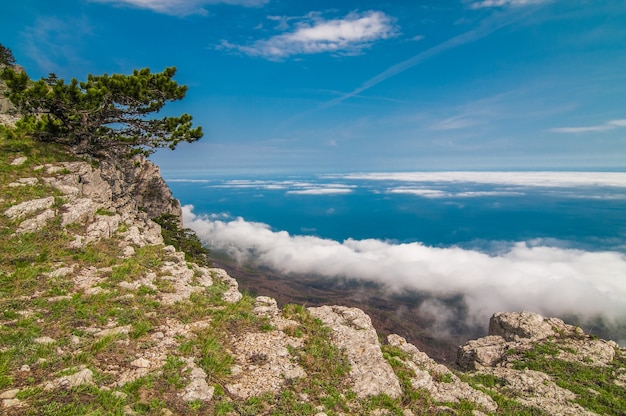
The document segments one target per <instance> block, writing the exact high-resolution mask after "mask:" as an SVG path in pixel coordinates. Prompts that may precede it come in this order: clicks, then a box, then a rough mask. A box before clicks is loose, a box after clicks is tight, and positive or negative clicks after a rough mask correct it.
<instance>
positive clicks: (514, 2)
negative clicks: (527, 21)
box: [470, 0, 550, 9]
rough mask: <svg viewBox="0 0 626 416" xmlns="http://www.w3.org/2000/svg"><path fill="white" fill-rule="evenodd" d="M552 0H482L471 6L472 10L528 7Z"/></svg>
mask: <svg viewBox="0 0 626 416" xmlns="http://www.w3.org/2000/svg"><path fill="white" fill-rule="evenodd" d="M548 1H550V0H482V1H477V2H474V3H472V4H471V6H470V7H471V8H472V9H483V8H486V7H507V6H511V7H514V6H528V5H531V4H540V3H547V2H548Z"/></svg>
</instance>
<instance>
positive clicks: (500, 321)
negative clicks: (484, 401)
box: [457, 312, 618, 415]
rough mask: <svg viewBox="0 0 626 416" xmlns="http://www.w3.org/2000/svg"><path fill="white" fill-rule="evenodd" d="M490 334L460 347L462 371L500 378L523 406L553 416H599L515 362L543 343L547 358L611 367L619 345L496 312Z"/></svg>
mask: <svg viewBox="0 0 626 416" xmlns="http://www.w3.org/2000/svg"><path fill="white" fill-rule="evenodd" d="M489 332H490V334H489V336H486V337H484V338H480V339H477V340H473V341H469V342H468V343H466V344H465V345H463V346H462V347H460V348H459V351H458V358H457V364H458V365H459V367H460V368H461V369H462V370H465V371H471V372H476V373H480V374H486V375H489V376H493V377H495V378H496V379H498V380H499V381H500V383H501V386H502V387H501V388H502V389H504V390H505V391H506V392H509V393H513V394H514V395H515V396H516V400H517V401H518V402H520V403H522V404H524V405H526V406H531V407H536V408H540V409H542V410H544V411H545V412H547V413H548V414H554V415H593V414H595V413H593V412H590V411H588V410H586V409H584V408H583V407H581V406H580V405H579V404H577V403H575V400H576V398H577V396H576V395H575V394H574V393H572V392H571V391H569V390H566V389H563V388H561V387H559V386H558V385H556V384H555V382H554V381H553V380H552V378H551V377H550V376H549V375H547V374H545V373H542V372H538V371H532V370H528V369H523V370H518V369H516V368H519V367H516V366H515V365H514V364H515V363H516V362H517V360H519V359H520V354H521V355H522V356H523V354H524V352H526V351H529V350H531V349H535V348H537V347H538V346H541V345H544V346H546V347H547V348H550V349H551V351H553V352H552V355H548V359H558V360H562V361H571V362H576V363H578V364H583V365H588V366H600V367H601V366H606V365H608V364H609V363H611V362H612V361H613V359H614V358H615V354H616V349H617V348H618V346H617V344H616V343H614V342H612V341H604V340H597V339H593V338H591V337H589V336H586V335H585V334H584V333H583V332H582V330H581V329H580V328H577V327H574V326H572V325H567V324H565V323H564V322H563V321H562V320H560V319H557V318H544V317H543V316H541V315H539V314H536V313H532V312H520V313H496V314H495V315H493V317H492V318H491V320H490V324H489Z"/></svg>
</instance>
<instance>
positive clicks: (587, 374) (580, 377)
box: [514, 343, 626, 414]
mask: <svg viewBox="0 0 626 416" xmlns="http://www.w3.org/2000/svg"><path fill="white" fill-rule="evenodd" d="M546 344H548V343H546ZM546 344H542V345H538V346H536V347H535V348H534V349H533V350H531V351H525V352H524V353H522V354H521V357H520V359H519V360H517V361H516V362H514V368H516V369H520V370H521V369H530V370H535V371H541V372H544V373H546V374H548V375H550V376H552V378H553V380H554V382H555V383H556V384H557V385H558V386H560V387H562V388H564V389H567V390H570V391H572V392H574V393H575V394H576V395H577V399H576V403H578V404H580V405H581V406H582V407H584V408H585V409H588V410H591V411H592V412H596V413H600V414H619V413H621V412H626V395H625V394H624V389H623V388H622V387H619V386H618V385H616V384H615V380H616V374H618V372H619V371H620V369H623V368H624V367H626V357H624V356H623V355H621V353H620V352H619V351H616V358H615V359H614V361H613V362H612V363H610V365H609V366H607V367H602V366H592V365H589V364H584V363H579V362H569V361H564V360H559V359H557V358H555V356H556V355H557V354H558V346H557V347H555V346H554V345H546ZM546 351H547V352H546ZM542 352H543V353H542Z"/></svg>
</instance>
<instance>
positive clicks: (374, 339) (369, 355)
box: [308, 306, 402, 398]
mask: <svg viewBox="0 0 626 416" xmlns="http://www.w3.org/2000/svg"><path fill="white" fill-rule="evenodd" d="M308 310H309V312H310V313H311V315H313V316H314V317H316V318H318V319H320V320H321V321H322V322H323V323H324V325H326V326H328V327H329V328H331V329H332V331H333V334H332V339H331V341H332V342H333V343H334V344H335V345H336V346H337V347H338V348H340V349H342V350H344V351H345V354H346V356H347V358H348V360H349V362H350V367H351V368H350V377H351V378H352V383H353V387H352V388H353V390H354V392H355V393H356V395H357V396H358V397H361V398H364V397H367V396H376V395H378V394H382V393H385V394H387V395H388V396H390V397H399V396H400V395H401V394H402V388H401V387H400V382H399V381H398V377H397V376H396V375H395V373H394V372H393V369H392V368H391V365H389V363H388V362H387V361H386V360H385V359H384V358H383V354H382V352H381V350H380V343H379V342H378V335H377V334H376V330H375V329H374V327H373V326H372V320H371V319H370V317H369V316H367V315H366V314H365V312H363V311H362V310H360V309H356V308H348V307H345V306H321V307H318V308H309V309H308Z"/></svg>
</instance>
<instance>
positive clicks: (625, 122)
mask: <svg viewBox="0 0 626 416" xmlns="http://www.w3.org/2000/svg"><path fill="white" fill-rule="evenodd" d="M618 127H626V119H621V120H611V121H607V122H606V123H604V124H599V125H597V126H582V127H557V128H554V129H550V130H549V131H551V132H554V133H589V132H598V131H607V130H613V129H616V128H618Z"/></svg>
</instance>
